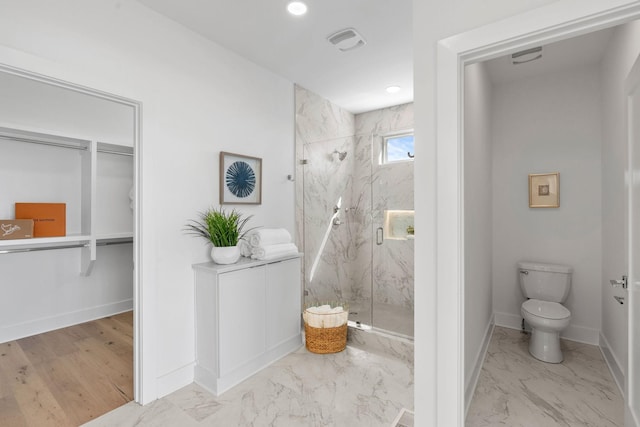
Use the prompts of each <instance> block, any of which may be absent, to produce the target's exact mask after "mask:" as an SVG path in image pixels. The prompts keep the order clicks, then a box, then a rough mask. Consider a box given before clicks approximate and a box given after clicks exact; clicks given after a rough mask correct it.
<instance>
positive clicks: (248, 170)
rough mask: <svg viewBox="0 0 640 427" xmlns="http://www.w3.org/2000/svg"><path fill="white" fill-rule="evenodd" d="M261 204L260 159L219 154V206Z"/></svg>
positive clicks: (224, 153)
mask: <svg viewBox="0 0 640 427" xmlns="http://www.w3.org/2000/svg"><path fill="white" fill-rule="evenodd" d="M261 203H262V159H260V158H258V157H250V156H243V155H241V154H233V153H227V152H224V151H221V152H220V204H221V205H224V204H227V205H228V204H245V205H259V204H261Z"/></svg>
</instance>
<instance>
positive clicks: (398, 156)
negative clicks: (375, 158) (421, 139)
mask: <svg viewBox="0 0 640 427" xmlns="http://www.w3.org/2000/svg"><path fill="white" fill-rule="evenodd" d="M382 141H383V142H382V144H383V145H382V163H383V164H385V163H395V162H406V161H412V160H413V133H402V134H395V135H389V136H385V137H384V138H383V140H382Z"/></svg>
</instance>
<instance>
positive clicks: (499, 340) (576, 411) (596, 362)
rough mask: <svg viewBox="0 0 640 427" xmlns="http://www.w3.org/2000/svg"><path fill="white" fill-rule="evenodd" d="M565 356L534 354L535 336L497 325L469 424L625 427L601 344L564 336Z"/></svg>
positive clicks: (619, 398) (471, 426) (469, 426)
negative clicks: (551, 358) (546, 358)
mask: <svg viewBox="0 0 640 427" xmlns="http://www.w3.org/2000/svg"><path fill="white" fill-rule="evenodd" d="M561 345H562V351H563V353H564V361H563V362H562V363H560V364H552V363H544V362H541V361H539V360H537V359H535V358H533V356H531V355H530V354H529V350H528V346H529V335H526V334H522V333H521V332H520V331H518V330H514V329H508V328H502V327H498V326H496V327H495V329H494V331H493V335H492V337H491V342H490V343H489V350H488V352H487V356H486V358H485V361H484V365H483V367H482V371H481V373H480V378H479V380H478V385H477V387H476V390H475V394H474V396H473V399H472V401H471V406H470V408H469V412H468V414H467V419H466V426H467V427H485V426H510V427H539V426H544V427H555V426H576V427H577V426H580V427H588V426H593V427H622V426H623V425H624V407H623V405H624V402H623V398H622V396H621V394H620V391H619V390H618V387H617V386H616V384H615V382H614V380H613V377H612V376H611V373H610V372H609V369H608V367H607V366H606V364H605V361H604V359H603V357H602V354H601V352H600V349H599V348H598V347H597V346H593V345H588V344H581V343H577V342H574V341H568V340H562V344H561Z"/></svg>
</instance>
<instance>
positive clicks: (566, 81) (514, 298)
mask: <svg viewBox="0 0 640 427" xmlns="http://www.w3.org/2000/svg"><path fill="white" fill-rule="evenodd" d="M492 129H493V139H494V141H493V144H494V145H493V156H494V157H493V164H494V165H495V167H494V169H493V186H494V187H493V200H494V201H493V221H494V222H493V286H494V288H493V307H494V311H495V312H496V324H500V325H503V326H509V327H515V328H519V327H520V322H521V319H522V317H521V315H520V306H521V304H522V302H523V301H524V296H523V295H522V292H521V290H520V285H519V283H518V273H517V269H516V263H517V262H518V261H520V260H528V261H541V262H551V263H556V264H567V265H570V266H572V267H573V269H574V272H573V278H572V285H571V292H570V293H569V297H568V299H567V301H566V302H565V305H566V307H567V308H568V309H569V310H571V323H570V326H569V327H568V328H567V329H566V330H565V331H564V332H563V335H564V336H565V337H567V338H570V339H574V340H577V341H583V342H588V343H592V344H597V342H598V332H599V330H600V311H601V310H600V277H601V271H600V259H601V254H602V252H601V242H602V235H601V151H602V135H601V110H600V82H599V76H598V68H597V66H591V67H579V68H572V69H569V70H565V71H561V72H557V73H555V72H554V73H550V74H544V75H540V76H536V77H531V78H525V79H520V80H517V81H514V82H509V83H504V84H500V83H497V84H496V85H494V98H493V125H492ZM547 172H560V207H559V208H557V209H556V208H544V209H543V208H529V192H528V174H530V173H547Z"/></svg>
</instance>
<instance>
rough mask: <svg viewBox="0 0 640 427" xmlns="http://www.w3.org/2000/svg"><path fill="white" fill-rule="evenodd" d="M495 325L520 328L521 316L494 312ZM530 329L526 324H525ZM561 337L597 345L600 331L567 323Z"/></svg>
mask: <svg viewBox="0 0 640 427" xmlns="http://www.w3.org/2000/svg"><path fill="white" fill-rule="evenodd" d="M494 317H495V320H494V321H495V324H496V326H503V327H505V328H511V329H522V317H521V316H520V315H516V314H512V313H494ZM525 326H526V329H527V330H530V328H529V326H528V325H525ZM560 337H561V338H564V339H567V340H570V341H576V342H581V343H584V344H591V345H599V343H600V331H599V330H598V329H592V328H586V327H584V326H579V325H571V324H570V325H569V326H568V327H567V329H565V330H564V331H563V332H562V335H560Z"/></svg>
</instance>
